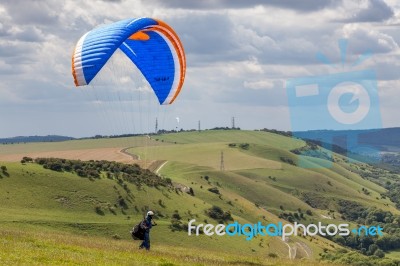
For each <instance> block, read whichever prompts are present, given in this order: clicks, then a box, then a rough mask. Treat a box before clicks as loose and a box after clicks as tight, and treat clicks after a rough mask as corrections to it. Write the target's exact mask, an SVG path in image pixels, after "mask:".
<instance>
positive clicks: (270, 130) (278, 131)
mask: <svg viewBox="0 0 400 266" xmlns="http://www.w3.org/2000/svg"><path fill="white" fill-rule="evenodd" d="M260 131H264V132H270V133H274V134H279V135H282V136H285V137H292V132H291V131H280V130H276V129H268V128H263V129H260Z"/></svg>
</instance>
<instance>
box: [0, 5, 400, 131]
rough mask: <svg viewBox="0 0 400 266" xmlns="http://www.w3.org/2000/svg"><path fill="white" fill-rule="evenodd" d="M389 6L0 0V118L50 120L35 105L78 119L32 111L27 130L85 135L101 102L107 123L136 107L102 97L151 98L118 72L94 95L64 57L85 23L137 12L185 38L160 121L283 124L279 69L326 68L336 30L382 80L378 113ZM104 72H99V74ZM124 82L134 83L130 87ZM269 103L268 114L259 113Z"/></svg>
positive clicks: (391, 61) (286, 72)
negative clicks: (77, 82)
mask: <svg viewBox="0 0 400 266" xmlns="http://www.w3.org/2000/svg"><path fill="white" fill-rule="evenodd" d="M399 8H400V7H399V6H398V5H397V2H396V1H395V0H386V1H383V0H361V1H334V0H332V1H320V0H305V1H289V0H280V1H279V0H272V1H262V0H249V1H241V0H240V1H239V0H219V1H218V0H205V1H185V0H181V1H179V0H171V1H162V0H146V1H145V0H142V1H135V3H133V2H132V1H124V0H96V1H79V3H77V2H76V1H72V0H66V1H58V0H41V1H24V0H4V1H2V2H1V3H0V37H1V38H0V77H1V79H0V93H1V95H2V97H0V102H1V105H0V122H1V121H8V122H10V121H15V120H16V119H19V120H20V123H21V124H24V123H29V122H31V121H37V120H35V119H37V118H36V117H38V116H45V117H47V118H48V119H54V116H51V115H46V114H47V113H49V112H52V111H54V110H56V112H57V117H58V118H59V119H61V120H62V121H64V122H65V123H66V124H79V125H81V127H77V128H74V127H69V128H67V127H65V126H63V125H61V123H60V124H57V127H58V128H54V127H55V125H51V124H46V123H41V124H40V123H39V122H38V123H37V124H38V125H39V124H40V127H41V128H37V129H32V132H42V133H43V134H46V133H54V132H59V133H60V134H62V133H63V130H64V131H65V132H66V134H70V135H73V136H74V135H75V136H85V135H86V136H87V135H90V134H102V133H104V132H106V131H107V130H109V128H108V129H106V128H105V125H107V124H106V123H104V121H103V122H102V124H101V123H100V120H99V118H98V117H99V108H100V107H101V106H102V107H103V110H102V112H103V113H106V114H107V116H110V119H108V120H109V122H113V119H112V118H111V116H112V115H115V117H129V116H131V117H135V115H137V114H138V113H137V112H138V111H137V110H136V109H135V110H132V111H131V112H130V113H129V114H128V113H126V112H121V111H123V110H121V109H127V108H130V107H128V106H125V105H124V106H123V107H122V108H121V107H120V108H116V107H115V106H112V104H113V103H110V102H115V101H116V100H118V97H123V98H126V97H128V98H129V96H130V97H131V98H134V97H137V95H136V94H137V93H139V92H140V93H146V95H145V97H146V98H149V99H150V100H149V101H150V102H151V99H152V98H151V93H149V89H148V87H146V86H145V85H143V82H142V81H143V80H140V78H138V77H129V78H128V77H127V76H124V77H121V78H119V81H120V82H121V84H123V87H121V88H119V89H120V90H119V91H118V95H114V94H113V93H114V92H115V91H116V90H117V89H116V88H112V89H110V90H109V91H110V92H109V94H108V95H107V91H105V90H104V91H102V90H100V91H98V94H97V95H95V93H93V92H92V93H91V92H88V91H87V90H81V89H75V88H74V84H73V81H72V78H71V66H70V63H71V58H70V57H71V53H72V50H73V47H74V45H75V43H76V41H77V40H78V39H79V38H80V37H81V36H82V35H83V34H84V33H86V32H87V31H89V30H91V29H92V28H94V27H97V26H99V25H101V24H104V23H111V22H113V21H117V20H120V19H125V18H130V17H143V16H149V17H156V18H159V19H161V20H164V21H165V22H167V23H168V24H170V25H171V26H172V27H173V28H174V29H175V30H176V32H177V33H178V35H179V36H180V38H181V40H182V43H183V45H184V48H185V51H186V55H187V67H188V68H187V75H186V80H185V84H184V87H183V90H182V92H181V94H180V95H179V98H178V99H177V101H176V102H175V103H174V104H173V105H172V106H169V107H170V108H169V110H173V111H171V117H172V120H171V121H173V122H174V123H176V120H175V117H180V118H181V119H182V120H181V123H180V124H181V126H182V127H184V128H188V127H189V128H190V127H194V128H195V127H196V126H197V120H198V119H201V120H202V125H203V126H204V127H207V126H208V127H214V126H219V125H223V123H224V121H225V120H226V121H228V122H227V123H229V120H230V117H231V116H232V115H234V116H235V117H237V118H238V123H239V124H238V126H241V127H243V128H261V127H278V128H280V129H290V125H289V122H290V121H289V118H288V107H287V100H286V97H287V96H286V94H285V80H287V79H289V78H298V77H304V76H314V75H326V74H329V73H331V72H330V71H332V66H330V65H324V64H323V63H321V62H320V61H318V59H317V58H316V54H317V53H318V52H321V53H323V54H326V56H327V57H328V58H329V59H330V60H331V62H332V63H333V64H338V63H339V62H340V60H341V57H340V51H339V48H338V45H337V40H338V39H341V38H347V39H348V44H349V46H348V49H347V58H346V59H347V60H348V61H349V62H350V61H351V62H354V61H355V60H357V58H358V57H359V56H360V55H361V54H363V53H365V52H370V53H372V54H373V56H372V57H370V58H369V59H368V60H366V61H365V63H364V64H363V65H362V66H360V67H368V68H371V69H374V70H376V73H377V78H378V84H380V85H379V86H382V90H383V91H382V99H381V107H382V112H383V113H384V112H386V110H389V106H390V108H391V109H390V110H391V111H393V108H394V107H393V106H394V105H393V99H398V98H399V97H400V95H399V92H398V90H397V88H398V87H399V86H400V82H399V80H398V73H399V71H400V65H399V63H398V62H399V61H400V60H399V59H400V53H399V45H398V44H399V42H400V33H399V31H398V29H397V26H392V27H388V25H397V24H398V22H399V21H400V20H399V14H400V9H399ZM336 70H337V69H336ZM109 76H111V75H110V74H109ZM139 81H140V82H139ZM112 82H113V81H112V80H111V79H108V80H106V82H105V84H109V83H112ZM131 82H133V83H131ZM128 84H130V86H128ZM133 91H135V93H136V94H134V95H133V94H130V93H132V92H133ZM83 96H85V97H83ZM142 96H143V95H142ZM94 102H97V104H94ZM105 105H107V106H109V107H110V106H111V107H112V108H110V110H107V109H106V108H105ZM386 106H388V107H387V108H386ZM142 107H143V108H142V109H143V110H144V109H145V107H144V106H142ZM153 107H154V106H152V107H151V108H153ZM157 108H159V107H157V106H156V107H154V110H155V109H157ZM26 110H29V112H27V111H26ZM111 110H112V111H111ZM147 110H149V111H151V112H153V111H154V110H153V109H152V110H150V107H149V108H147ZM254 110H258V111H259V113H257V114H258V115H257V116H255V115H253V116H252V115H251V113H252V112H254ZM10 112H12V113H13V115H12V119H11V118H10V117H11V116H8V115H7V114H9V113H10ZM271 112H272V113H274V115H272V116H268V114H270V113H271ZM149 116H150V115H149ZM96 117H97V118H96ZM386 117H387V119H386V120H385V121H386V122H387V123H388V124H390V125H392V126H393V125H398V124H396V123H398V122H396V121H397V120H395V119H392V116H386ZM13 119H14V120H13ZM114 120H115V119H114ZM190 121H191V122H190ZM193 121H195V122H193ZM240 121H246V122H245V125H244V124H243V125H241V124H240ZM10 123H11V122H10ZM190 123H192V124H190ZM10 125H12V123H11V124H10ZM166 127H167V126H166ZM117 128H118V127H117ZM102 130H104V131H102ZM108 133H110V132H108ZM111 133H114V134H115V133H118V132H111ZM21 134H30V133H29V132H21V128H19V127H17V126H15V127H14V126H10V127H8V128H7V132H0V136H7V135H8V136H10V135H11V136H12V135H21Z"/></svg>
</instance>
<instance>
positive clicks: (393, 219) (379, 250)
mask: <svg viewBox="0 0 400 266" xmlns="http://www.w3.org/2000/svg"><path fill="white" fill-rule="evenodd" d="M338 205H339V212H340V213H341V214H342V218H343V219H345V220H348V221H352V222H356V223H357V224H363V225H367V226H372V225H373V226H378V225H379V226H381V227H382V228H383V232H384V236H382V237H377V236H359V235H349V236H339V235H336V236H334V237H332V238H331V240H333V241H335V242H337V243H339V244H341V245H344V246H347V247H350V248H353V249H356V250H358V251H360V252H361V253H362V254H364V255H367V256H376V257H384V256H385V254H384V252H383V251H389V250H395V249H398V248H400V216H398V215H394V214H392V213H391V212H389V211H383V210H380V209H377V208H375V207H369V208H368V207H365V206H362V205H361V204H359V203H356V202H352V201H347V200H340V201H338Z"/></svg>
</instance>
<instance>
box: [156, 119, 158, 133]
mask: <svg viewBox="0 0 400 266" xmlns="http://www.w3.org/2000/svg"><path fill="white" fill-rule="evenodd" d="M155 133H156V134H157V133H158V119H157V117H156V132H155Z"/></svg>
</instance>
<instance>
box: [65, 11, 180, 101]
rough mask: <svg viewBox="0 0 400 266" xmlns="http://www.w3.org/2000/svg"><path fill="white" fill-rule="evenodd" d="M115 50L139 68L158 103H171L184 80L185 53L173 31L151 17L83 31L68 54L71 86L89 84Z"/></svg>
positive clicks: (127, 20)
mask: <svg viewBox="0 0 400 266" xmlns="http://www.w3.org/2000/svg"><path fill="white" fill-rule="evenodd" d="M117 49H120V50H122V51H123V52H124V54H125V55H126V56H127V57H128V58H129V59H130V60H131V61H132V63H133V64H135V65H136V67H137V68H138V69H139V70H140V72H141V73H142V74H143V76H144V77H145V79H146V80H147V82H148V83H149V84H150V86H151V88H152V89H153V91H154V93H155V95H156V96H157V98H158V101H159V102H160V104H171V103H173V102H174V100H175V99H176V97H177V96H178V94H179V92H180V91H181V88H182V86H183V82H184V79H185V72H186V59H185V53H184V50H183V46H182V43H181V42H180V40H179V37H178V35H177V34H176V33H175V31H174V30H173V29H172V28H171V27H170V26H168V25H167V24H166V23H164V22H162V21H160V20H157V19H152V18H137V19H126V20H122V21H118V22H115V23H112V24H109V25H105V26H102V27H98V28H95V29H93V30H91V31H89V32H87V33H86V34H84V35H83V36H82V37H81V38H80V39H79V41H78V43H77V44H76V46H75V50H74V52H73V55H72V75H73V78H74V83H75V85H76V86H84V85H88V84H90V82H91V81H92V80H93V79H94V78H95V77H96V75H97V73H99V71H100V70H101V68H102V67H103V66H104V65H105V64H106V63H107V61H108V60H109V59H110V57H111V56H112V55H113V54H114V52H115V51H116V50H117Z"/></svg>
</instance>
